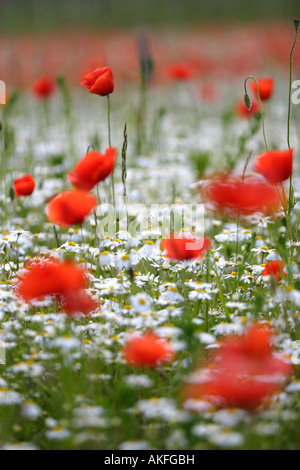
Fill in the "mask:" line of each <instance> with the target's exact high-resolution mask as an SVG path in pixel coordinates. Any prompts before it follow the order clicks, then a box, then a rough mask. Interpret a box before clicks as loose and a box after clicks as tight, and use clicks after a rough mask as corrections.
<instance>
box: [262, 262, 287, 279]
mask: <svg viewBox="0 0 300 470" xmlns="http://www.w3.org/2000/svg"><path fill="white" fill-rule="evenodd" d="M284 268H285V264H284V262H283V261H278V260H274V261H270V262H269V263H267V264H266V266H265V269H264V270H263V272H262V273H261V275H262V276H272V277H273V278H274V279H275V281H277V282H278V281H280V280H281V279H284V277H286V273H285V272H284Z"/></svg>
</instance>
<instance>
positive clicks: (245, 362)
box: [184, 324, 293, 410]
mask: <svg viewBox="0 0 300 470" xmlns="http://www.w3.org/2000/svg"><path fill="white" fill-rule="evenodd" d="M272 340H273V332H272V330H271V328H270V326H268V325H266V324H253V325H252V326H250V327H249V328H248V330H247V331H246V332H245V333H244V334H243V335H242V336H240V337H228V338H226V339H224V341H223V343H222V344H221V347H220V348H219V349H218V350H217V351H215V352H214V353H213V355H212V357H211V360H210V361H209V363H208V364H207V366H206V367H205V368H201V369H198V370H196V371H195V372H194V373H193V374H192V376H191V378H190V379H189V381H188V384H187V386H186V388H185V393H184V397H185V399H187V400H188V399H201V400H206V401H208V402H211V403H213V404H214V405H215V406H219V407H238V408H245V409H249V410H251V409H255V408H256V407H258V406H259V405H261V404H263V403H264V402H265V401H266V400H267V398H269V397H270V396H271V395H272V394H273V393H275V392H277V391H279V390H280V389H281V387H282V386H283V384H284V383H285V381H286V380H287V379H288V378H289V377H290V376H291V374H292V372H293V366H292V363H291V362H290V361H287V360H286V359H284V358H283V357H281V356H280V355H278V354H277V353H275V352H274V351H273V348H272Z"/></svg>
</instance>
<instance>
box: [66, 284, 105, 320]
mask: <svg viewBox="0 0 300 470" xmlns="http://www.w3.org/2000/svg"><path fill="white" fill-rule="evenodd" d="M61 305H62V307H63V309H64V310H65V311H66V312H67V313H68V315H74V313H84V314H88V313H90V312H92V311H93V310H95V309H96V308H97V307H98V302H96V301H95V300H94V299H93V298H92V297H91V296H90V295H88V294H87V293H86V292H85V291H75V290H70V291H68V292H66V293H65V294H64V295H63V296H62V298H61Z"/></svg>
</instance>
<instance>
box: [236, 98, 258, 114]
mask: <svg viewBox="0 0 300 470" xmlns="http://www.w3.org/2000/svg"><path fill="white" fill-rule="evenodd" d="M234 112H235V114H236V115H237V116H239V117H242V118H249V117H251V116H254V115H255V114H259V112H260V111H259V104H258V102H257V101H255V100H252V101H251V106H250V109H247V107H246V105H245V103H244V100H242V99H241V100H238V101H237V102H236V103H235V107H234Z"/></svg>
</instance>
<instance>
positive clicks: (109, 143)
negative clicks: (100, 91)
mask: <svg viewBox="0 0 300 470" xmlns="http://www.w3.org/2000/svg"><path fill="white" fill-rule="evenodd" d="M107 122H108V146H109V148H111V132H110V98H109V95H107ZM111 189H112V196H113V205H114V206H116V198H115V182H114V171H112V173H111Z"/></svg>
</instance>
